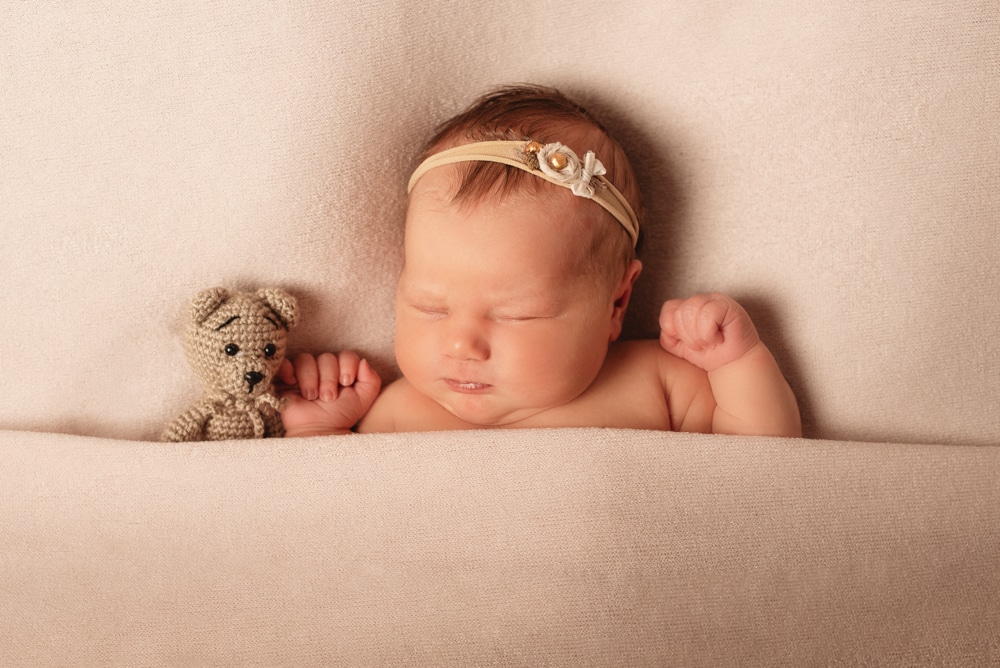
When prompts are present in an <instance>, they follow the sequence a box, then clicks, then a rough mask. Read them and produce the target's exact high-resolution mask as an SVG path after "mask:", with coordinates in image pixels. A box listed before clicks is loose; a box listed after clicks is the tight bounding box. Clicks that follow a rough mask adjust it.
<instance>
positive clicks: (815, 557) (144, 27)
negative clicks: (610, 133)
mask: <svg viewBox="0 0 1000 668" xmlns="http://www.w3.org/2000/svg"><path fill="white" fill-rule="evenodd" d="M998 15H1000V12H998V10H997V6H996V3H995V2H994V1H993V0H989V1H985V0H984V1H981V2H974V1H973V0H958V1H957V2H950V1H946V0H916V1H914V2H905V3H902V2H897V3H888V2H882V1H870V2H865V1H860V2H851V3H826V2H820V1H818V0H816V1H813V2H808V1H807V2H790V1H789V2H781V1H775V2H764V1H757V0H747V1H738V0H734V1H732V2H722V1H709V2H695V1H690V0H667V1H665V2H655V1H654V0H643V1H641V2H640V1H637V0H626V1H623V2H614V3H612V2H609V1H607V0H605V1H603V2H598V1H597V0H580V1H578V2H575V3H560V4H558V5H557V4H553V3H541V2H533V1H531V0H501V1H500V2H497V1H496V0H467V1H463V2H458V1H457V0H456V1H452V2H438V3H434V4H433V5H431V6H426V5H425V4H421V3H416V2H398V1H391V0H390V1H385V2H373V1H371V0H344V1H342V2H338V3H329V2H323V1H320V0H290V1H287V2H283V1H280V0H275V1H265V0H214V1H212V2H170V3H122V2H110V1H108V2H101V1H98V0H78V1H77V2H56V1H53V2H30V3H29V2H17V1H14V0H8V1H6V2H4V1H3V0H0V231H2V238H0V241H2V243H0V273H2V282H0V285H2V286H3V287H2V288H0V314H2V317H0V345H2V346H3V349H2V353H0V665H32V666H34V665H39V666H44V665H67V664H69V665H130V666H132V665H134V666H145V665H151V666H152V665H191V664H196V665H197V664H211V665H291V666H311V665H330V664H343V665H366V666H367V665H379V664H389V665H398V664H414V665H456V666H466V665H511V666H517V665H542V664H549V665H565V666H579V665H588V664H591V665H641V664H643V663H647V664H649V665H682V666H689V665H690V666H698V665H703V666H712V667H715V666H746V665H769V666H770V665H776V666H794V667H798V666H804V665H878V666H894V665H906V666H920V665H928V666H952V665H953V666H967V665H977V666H978V665H991V664H996V663H997V662H998V660H1000V659H998V657H1000V645H998V634H997V632H996V631H997V629H998V628H1000V606H998V605H997V601H998V600H1000V533H998V532H997V527H998V526H1000V484H998V480H1000V447H997V446H998V445H1000V411H998V410H997V403H998V401H997V400H998V397H1000V353H998V347H997V345H996V342H995V339H996V336H997V332H998V331H1000V309H998V307H997V296H998V295H1000V271H998V268H997V258H998V251H1000V242H998V230H997V223H998V221H1000V215H998V214H1000V178H998V177H1000V166H998V161H997V153H998V151H997V149H998V145H1000V141H998V140H1000V131H998V120H997V109H998V108H1000V105H998V102H1000V81H998V77H997V73H998V71H1000V47H998V43H1000V40H998V37H1000V20H998ZM521 80H530V81H537V82H541V83H547V84H554V85H558V86H561V87H563V88H564V89H565V90H566V91H567V92H569V93H571V94H574V95H576V96H578V97H580V98H581V99H582V100H583V101H585V102H586V103H588V104H589V105H591V106H592V107H593V108H594V109H595V110H596V111H598V112H599V113H600V114H601V115H603V116H604V117H605V118H606V119H607V121H608V124H609V125H611V126H612V127H613V128H614V129H615V131H616V132H617V133H618V134H620V135H621V137H622V139H623V140H624V143H625V144H626V147H627V148H628V149H629V151H630V152H631V154H632V156H633V157H634V160H635V162H636V165H637V166H638V168H639V171H640V175H641V178H642V181H643V185H644V187H645V191H646V194H647V200H648V202H647V203H648V206H649V209H650V224H649V225H648V228H647V239H646V245H645V247H644V249H643V252H642V257H643V259H644V261H645V262H646V267H647V270H646V272H645V275H644V276H643V278H642V279H641V284H640V287H639V293H638V295H637V302H636V304H635V309H634V311H633V313H632V315H631V318H630V320H629V330H630V332H631V334H633V335H652V334H655V315H656V311H657V309H658V306H659V303H660V302H661V301H662V300H663V299H665V298H666V297H668V296H673V295H683V294H687V293H690V292H693V291H700V290H709V289H719V290H725V291H729V292H731V293H732V294H734V295H735V296H737V297H739V298H740V299H742V300H744V301H745V303H746V304H747V306H748V307H749V309H750V311H751V313H752V314H753V315H754V317H755V318H756V320H757V322H758V324H759V325H760V327H761V329H762V331H763V333H764V336H765V338H766V340H767V341H768V342H769V343H770V344H771V346H772V348H773V349H774V350H775V352H776V354H777V356H778V358H779V360H780V362H781V364H782V366H783V367H784V368H785V370H786V371H787V374H788V376H789V378H790V380H791V382H792V384H793V385H794V386H795V388H796V390H797V392H798V395H799V397H800V399H801V401H802V406H803V412H804V416H805V424H806V430H807V435H808V436H811V437H814V438H813V439H812V440H803V439H777V438H775V439H764V438H750V437H742V438H740V437H719V436H700V435H693V434H674V433H665V432H636V431H629V430H601V429H590V430H560V429H557V430H539V431H518V432H510V431H508V432H504V431H483V432H457V433H450V434H384V435H353V436H348V437H327V438H315V439H294V440H292V439H289V440H268V441H238V442H223V443H201V444H157V443H149V442H147V441H148V440H151V439H153V438H155V437H156V435H157V434H159V432H160V431H161V429H162V428H163V426H164V425H165V424H166V423H167V422H168V421H169V420H170V419H172V418H173V417H174V416H175V414H176V413H178V412H180V411H181V410H183V409H184V408H185V407H186V406H187V405H188V404H189V403H190V402H191V401H193V400H194V399H195V398H196V397H197V396H198V394H199V391H200V390H199V388H198V387H197V384H196V381H195V379H194V377H193V374H192V373H191V371H190V370H189V369H188V367H187V364H186V362H185V361H184V358H183V354H182V351H181V346H180V333H181V331H182V329H183V324H184V317H185V312H186V308H187V303H188V302H189V300H190V299H191V297H192V296H193V295H194V294H195V293H196V292H197V291H198V290H200V289H202V288H204V287H209V286H212V285H216V284H226V285H230V286H234V287H251V286H253V287H256V286H262V285H279V286H283V287H285V288H288V289H290V290H294V291H295V292H296V293H297V294H298V295H299V296H300V298H301V300H302V303H303V306H304V312H305V322H304V325H303V326H302V328H301V329H300V330H298V331H297V332H293V338H292V342H293V346H295V347H298V348H301V349H319V348H340V347H346V346H350V347H354V348H358V349H359V350H361V351H362V352H364V353H365V354H366V355H368V356H370V357H371V358H372V359H373V360H374V361H375V362H376V363H377V364H378V366H379V368H380V369H381V370H382V371H383V372H384V373H385V374H386V376H391V374H392V373H393V371H392V369H393V366H392V365H393V360H392V354H391V352H392V348H391V331H392V293H393V286H394V281H395V272H396V271H397V270H398V268H399V255H398V252H397V250H396V249H397V247H398V243H399V241H400V222H401V214H402V207H403V198H402V191H403V184H404V182H405V179H406V175H407V173H408V171H409V169H410V168H411V166H412V161H413V155H414V153H415V151H416V148H417V146H418V145H419V143H420V142H421V141H422V139H423V137H424V136H425V135H426V134H427V133H428V131H429V130H430V129H431V128H432V127H433V126H434V124H435V123H437V122H438V121H440V120H441V119H443V118H445V117H447V116H448V115H450V114H451V113H453V112H455V111H457V110H458V109H460V108H462V107H463V106H464V105H465V104H466V103H467V102H468V100H469V99H470V98H471V97H472V96H474V95H475V94H478V93H480V92H481V91H482V90H484V89H485V88H488V87H490V86H492V85H494V84H497V83H502V82H509V81H521ZM52 432H62V433H52ZM821 439H840V440H821ZM843 439H853V440H854V441H855V442H847V441H844V440H843ZM857 441H861V442H857ZM887 441H892V442H893V443H888V442H887Z"/></svg>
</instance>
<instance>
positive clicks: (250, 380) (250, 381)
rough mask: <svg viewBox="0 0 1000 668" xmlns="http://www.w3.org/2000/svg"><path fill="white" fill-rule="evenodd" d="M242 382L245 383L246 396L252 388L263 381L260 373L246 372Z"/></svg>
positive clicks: (262, 375)
mask: <svg viewBox="0 0 1000 668" xmlns="http://www.w3.org/2000/svg"><path fill="white" fill-rule="evenodd" d="M243 380H245V381H246V382H247V386H248V389H247V394H252V393H253V388H255V387H256V386H257V383H259V382H260V381H262V380H264V374H262V373H261V372H260V371H247V372H246V373H245V374H243Z"/></svg>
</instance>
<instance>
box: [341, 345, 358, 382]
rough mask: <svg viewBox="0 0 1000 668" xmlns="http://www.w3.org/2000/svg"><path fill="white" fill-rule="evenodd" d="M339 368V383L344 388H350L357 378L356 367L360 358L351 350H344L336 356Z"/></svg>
mask: <svg viewBox="0 0 1000 668" xmlns="http://www.w3.org/2000/svg"><path fill="white" fill-rule="evenodd" d="M337 363H338V364H339V366H340V375H339V379H338V380H339V382H340V384H341V385H343V386H344V387H350V386H351V385H353V384H354V381H355V380H356V379H357V377H358V367H359V365H360V363H361V358H360V357H358V354H357V353H356V352H354V351H353V350H344V351H341V353H340V354H339V355H338V356H337Z"/></svg>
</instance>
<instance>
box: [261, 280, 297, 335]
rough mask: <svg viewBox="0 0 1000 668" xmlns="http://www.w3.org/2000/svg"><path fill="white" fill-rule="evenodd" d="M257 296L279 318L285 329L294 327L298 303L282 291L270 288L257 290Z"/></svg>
mask: <svg viewBox="0 0 1000 668" xmlns="http://www.w3.org/2000/svg"><path fill="white" fill-rule="evenodd" d="M257 296H258V297H260V298H261V299H263V300H264V302H265V303H266V304H267V305H268V306H270V307H271V310H272V311H274V313H275V315H277V316H278V317H279V318H281V321H282V322H284V323H285V327H286V328H287V329H291V328H292V327H295V325H296V323H298V321H299V302H298V300H296V299H295V297H293V296H291V295H290V294H288V293H287V292H285V291H284V290H279V289H278V288H270V289H264V290H258V291H257Z"/></svg>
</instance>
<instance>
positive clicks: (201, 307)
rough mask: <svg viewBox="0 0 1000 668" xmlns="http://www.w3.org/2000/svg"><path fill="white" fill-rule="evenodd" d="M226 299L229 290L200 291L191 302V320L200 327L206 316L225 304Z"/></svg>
mask: <svg viewBox="0 0 1000 668" xmlns="http://www.w3.org/2000/svg"><path fill="white" fill-rule="evenodd" d="M227 299H229V290H226V289H225V288H209V289H208V290H202V291H201V292H199V293H198V296H197V297H195V298H194V301H193V302H191V320H192V321H193V322H196V323H198V324H199V325H200V324H201V323H203V322H205V319H206V318H208V316H210V315H212V314H213V313H215V311H216V310H217V309H218V308H219V307H220V306H222V305H223V304H225V303H226V300H227Z"/></svg>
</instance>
